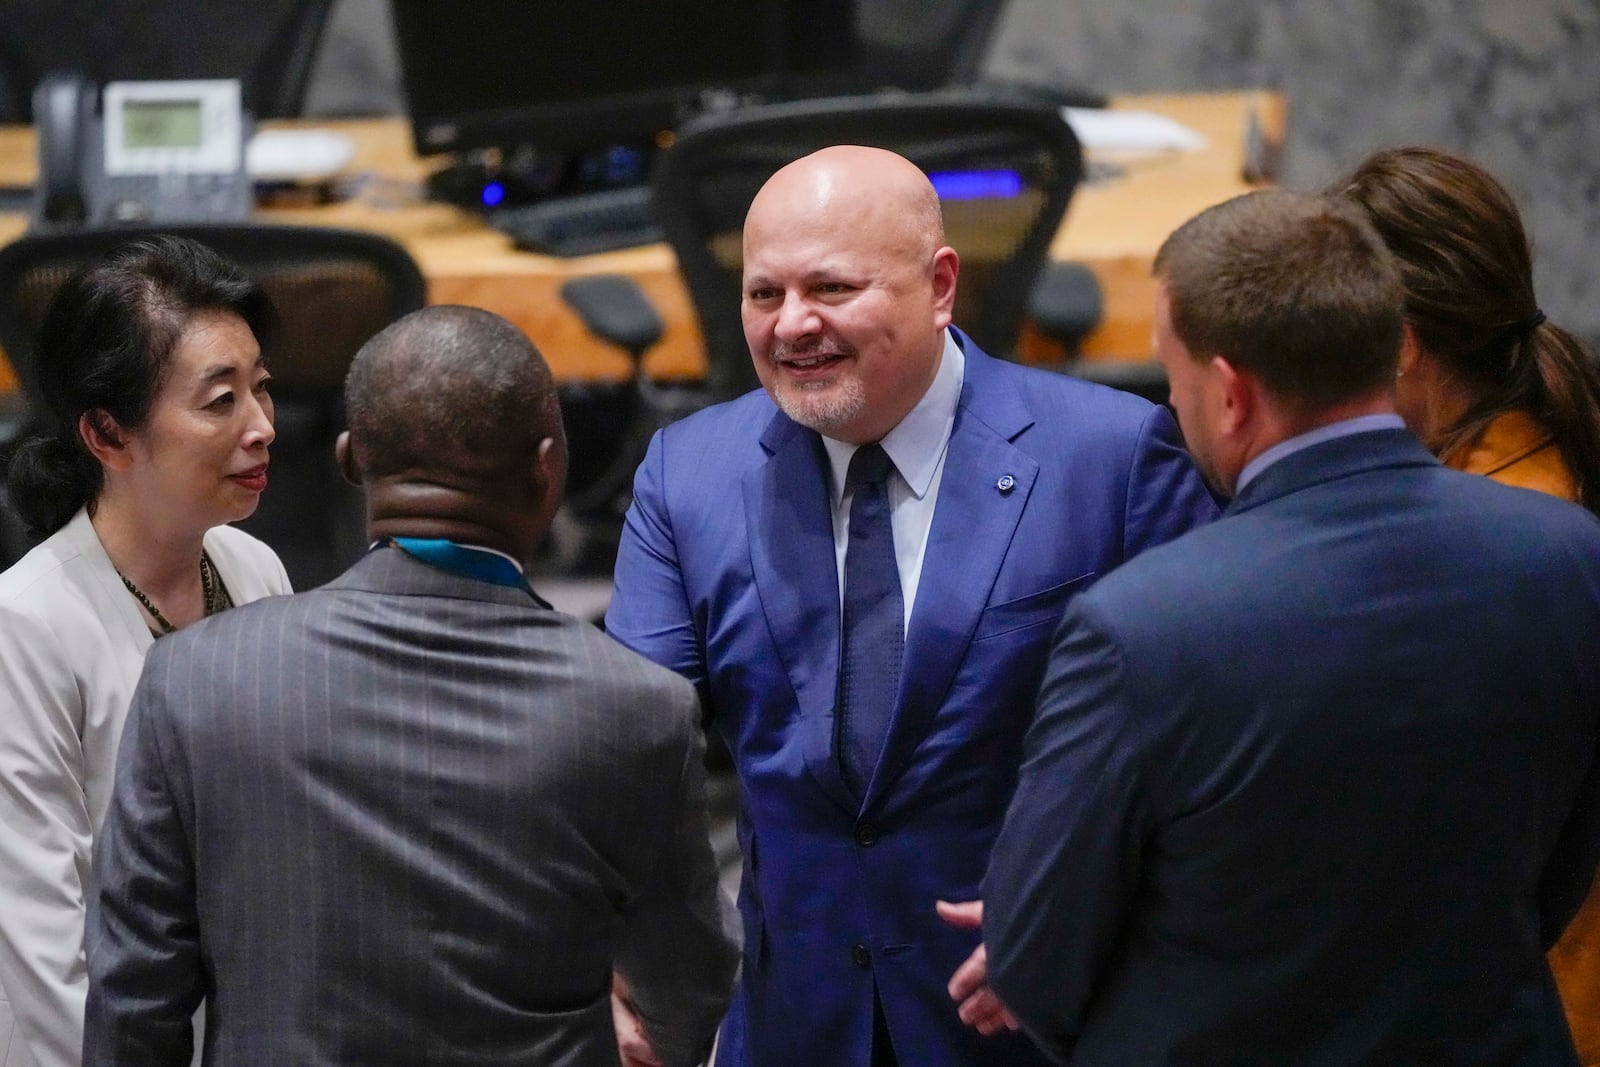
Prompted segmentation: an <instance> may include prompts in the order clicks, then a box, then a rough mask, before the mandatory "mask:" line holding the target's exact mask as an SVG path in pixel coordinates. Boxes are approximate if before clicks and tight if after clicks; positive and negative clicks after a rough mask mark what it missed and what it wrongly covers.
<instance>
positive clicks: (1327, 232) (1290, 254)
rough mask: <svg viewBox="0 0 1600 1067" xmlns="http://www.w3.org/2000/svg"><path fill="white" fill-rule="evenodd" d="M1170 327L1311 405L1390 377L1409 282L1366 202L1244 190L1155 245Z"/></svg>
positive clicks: (1193, 346)
mask: <svg viewBox="0 0 1600 1067" xmlns="http://www.w3.org/2000/svg"><path fill="white" fill-rule="evenodd" d="M1155 274H1156V277H1157V278H1158V279H1160V280H1161V282H1162V283H1164V284H1165V286H1166V290H1167V294H1168V297H1169V299H1170V301H1171V313H1172V328H1173V332H1174V333H1176V334H1177V337H1178V339H1179V340H1180V341H1182V342H1183V343H1184V345H1185V346H1186V347H1187V348H1188V349H1189V351H1190V353H1191V354H1192V355H1193V356H1194V357H1195V358H1196V359H1200V360H1206V359H1210V358H1212V357H1215V356H1221V357H1222V358H1224V359H1226V360H1227V361H1228V362H1229V363H1231V364H1233V365H1234V366H1235V367H1237V368H1239V369H1241V370H1247V371H1249V372H1251V373H1252V374H1255V375H1256V376H1257V377H1259V378H1260V379H1261V381H1262V383H1263V384H1264V385H1265V386H1266V387H1267V389H1268V390H1269V391H1270V392H1272V393H1273V394H1274V395H1275V396H1277V397H1279V398H1281V399H1282V400H1284V401H1285V402H1287V403H1290V404H1293V405H1295V406H1298V407H1305V408H1311V409H1317V408H1322V407H1327V406H1330V405H1333V404H1336V403H1339V402H1340V401H1344V400H1349V399H1351V398H1354V397H1358V396H1364V395H1366V394H1368V393H1371V392H1372V391H1373V390H1374V389H1377V388H1379V387H1381V386H1382V385H1384V384H1385V383H1387V382H1390V381H1392V380H1393V378H1394V373H1395V367H1396V362H1397V359H1398V356H1399V351H1400V336H1401V322H1402V309H1403V307H1404V299H1405V296H1404V290H1403V288H1402V286H1401V282H1400V272H1399V270H1398V268H1397V267H1396V265H1395V262H1394V259H1393V257H1392V256H1391V255H1390V254H1389V251H1388V249H1387V248H1386V247H1385V246H1384V243H1383V240H1382V238H1380V237H1379V236H1378V234H1377V232H1376V231H1375V230H1374V229H1373V228H1372V225H1371V223H1369V222H1368V221H1367V219H1366V218H1365V217H1363V215H1362V214H1361V212H1360V211H1359V210H1358V209H1356V208H1355V207H1353V206H1352V205H1349V204H1343V203H1338V202H1336V201H1334V200H1332V199H1330V198H1327V197H1321V196H1315V195H1311V194H1307V193H1294V192H1288V191H1285V190H1276V189H1274V190H1263V191H1260V192H1254V193H1246V194H1245V195H1243V196H1239V197H1235V198H1234V199H1232V200H1228V201H1226V202H1224V203H1221V204H1218V205H1217V206H1215V207H1212V208H1208V209H1206V210H1205V211H1202V212H1201V213H1200V214H1198V215H1196V216H1195V217H1194V218H1192V219H1190V220H1189V221H1188V222H1186V223H1184V224H1183V225H1182V226H1180V227H1179V228H1178V229H1177V230H1176V231H1175V232H1174V233H1173V234H1172V236H1170V237H1168V238H1167V240H1166V242H1165V243H1164V244H1162V246H1161V250H1160V251H1159V252H1158V253H1157V254H1156V260H1155Z"/></svg>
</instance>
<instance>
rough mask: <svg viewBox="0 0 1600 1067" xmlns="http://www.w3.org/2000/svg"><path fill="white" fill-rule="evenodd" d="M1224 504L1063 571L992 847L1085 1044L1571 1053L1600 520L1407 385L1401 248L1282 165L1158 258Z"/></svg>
mask: <svg viewBox="0 0 1600 1067" xmlns="http://www.w3.org/2000/svg"><path fill="white" fill-rule="evenodd" d="M1156 274H1157V277H1158V279H1159V281H1160V290H1159V292H1160V296H1159V306H1158V309H1157V317H1156V351H1157V354H1158V357H1159V358H1160V360H1161V362H1162V363H1163V364H1164V365H1165V367H1166V369H1167V373H1168V376H1169V378H1170V380H1171V383H1172V399H1173V403H1174V405H1175V407H1176V409H1177V412H1178V419H1179V422H1180V424H1181V425H1182V427H1183V430H1184V433H1185V435H1186V438H1187V440H1188V442H1189V445H1190V447H1191V448H1192V449H1193V451H1194V454H1195V459H1196V462H1197V463H1199V464H1200V466H1201V468H1202V470H1204V471H1205V472H1206V473H1207V476H1208V477H1209V478H1211V479H1212V481H1213V483H1214V484H1215V485H1217V486H1218V487H1220V488H1221V489H1223V490H1224V491H1226V492H1227V493H1228V494H1230V495H1232V496H1233V498H1234V499H1233V502H1232V504H1231V505H1230V506H1229V508H1228V510H1227V512H1226V513H1225V515H1224V516H1223V518H1222V519H1221V520H1219V521H1218V522H1217V523H1215V524H1213V525H1211V526H1209V527H1207V528H1206V529H1204V530H1199V531H1196V532H1195V533H1193V534H1190V535H1189V536H1187V537H1184V538H1181V539H1179V540H1178V541H1176V542H1175V543H1173V544H1170V545H1166V546H1163V547H1162V548H1160V549H1158V550H1156V551H1153V552H1150V553H1147V554H1145V555H1143V556H1141V557H1140V558H1139V559H1137V560H1135V561H1134V562H1132V563H1130V564H1129V565H1128V566H1126V567H1124V568H1122V569H1121V570H1119V571H1118V572H1117V573H1116V574H1114V575H1112V576H1110V577H1109V578H1108V579H1106V580H1105V581H1104V582H1101V583H1099V584H1097V585H1096V586H1095V588H1094V589H1093V590H1091V591H1090V592H1089V593H1087V594H1086V595H1084V596H1082V597H1079V598H1077V599H1076V600H1074V602H1073V604H1072V607H1071V608H1070V609H1069V610H1068V612H1067V617H1066V619H1065V620H1064V621H1063V623H1062V627H1061V629H1060V631H1059V632H1058V633H1057V635H1056V638H1055V648H1054V649H1053V651H1052V652H1051V656H1050V661H1049V666H1048V669H1047V670H1046V674H1045V681H1044V685H1043V687H1042V689H1041V692H1040V698H1039V712H1038V718H1037V720H1036V722H1035V723H1034V726H1033V728H1032V729H1031V730H1030V732H1029V734H1028V739H1027V746H1026V761H1025V762H1024V764H1023V767H1022V775H1021V782H1020V783H1019V785H1018V788H1017V791H1016V796H1015V799H1014V800H1013V802H1012V807H1011V811H1010V813H1009V814H1008V815H1007V817H1006V823H1005V828H1004V830H1003V831H1002V832H1001V834H1000V839H999V841H998V842H997V843H996V845H995V848H994V854H993V857H992V859H991V864H990V868H989V873H988V875H987V877H986V878H985V880H984V900H985V904H986V905H987V913H986V915H985V917H984V939H985V942H986V944H987V946H988V949H989V967H990V979H991V981H992V982H993V984H994V987H995V989H996V990H997V991H998V992H999V994H1000V996H1001V997H1002V998H1003V999H1004V1000H1005V1003H1006V1004H1007V1006H1008V1007H1009V1008H1011V1009H1012V1010H1013V1011H1014V1012H1015V1013H1016V1015H1017V1016H1018V1017H1019V1018H1020V1019H1021V1020H1022V1022H1023V1025H1024V1028H1025V1029H1026V1030H1027V1031H1028V1032H1029V1033H1030V1034H1031V1035H1032V1036H1033V1037H1034V1038H1035V1039H1036V1040H1038V1041H1039V1043H1040V1044H1041V1045H1042V1046H1043V1047H1044V1048H1046V1049H1047V1050H1048V1051H1049V1052H1051V1053H1052V1055H1053V1056H1054V1057H1055V1058H1057V1059H1058V1060H1060V1061H1062V1062H1067V1061H1069V1060H1070V1062H1071V1063H1073V1064H1074V1065H1080V1067H1090V1065H1099V1064H1105V1065H1115V1067H1139V1065H1144V1064H1221V1063H1227V1064H1299V1065H1313V1064H1391V1063H1392V1064H1402V1063H1404V1064H1421V1063H1428V1064H1446V1063H1448V1064H1528V1065H1533V1064H1559V1063H1575V1062H1576V1058H1575V1055H1574V1052H1573V1048H1572V1043H1571V1039H1570V1037H1569V1036H1568V1034H1567V1030H1566V1023H1565V1021H1564V1019H1563V1017H1562V1012H1561V1005H1560V1003H1559V1001H1558V1000H1557V997H1556V991H1555V987H1554V985H1553V984H1552V982H1551V978H1550V972H1549V970H1548V969H1547V968H1546V966H1545V962H1544V954H1543V950H1544V949H1545V948H1546V947H1548V946H1549V945H1550V944H1551V943H1552V942H1553V941H1554V940H1555V939H1556V937H1557V935H1558V934H1559V933H1560V932H1561V930H1562V927H1563V926H1564V925H1565V924H1566V922H1567V921H1568V920H1569V919H1570V918H1571V917H1572V915H1573V913H1574V911H1575V910H1576V908H1577V906H1578V904H1579V903H1580V902H1581V901H1582V899H1583V896H1584V893H1585V891H1586V890H1587V889H1588V887H1589V884H1590V880H1591V876H1592V874H1593V871H1594V869H1595V861H1596V855H1597V853H1600V761H1597V758H1596V746H1597V729H1600V523H1597V522H1596V521H1595V519H1594V517H1593V516H1591V515H1589V514H1588V513H1586V512H1584V511H1583V510H1581V509H1580V508H1578V507H1576V506H1573V505H1570V504H1567V503H1564V502H1562V501H1559V500H1557V499H1555V498H1552V497H1548V496H1544V495H1542V494H1537V493H1533V492H1528V491H1525V490H1521V489H1512V488H1507V487H1505V486H1501V485H1497V484H1495V483H1494V482H1491V481H1490V480H1489V479H1487V478H1481V477H1477V476H1473V475H1466V474H1461V473H1458V472H1455V471H1451V470H1447V469H1445V468H1444V467H1442V466H1441V465H1440V464H1439V463H1438V462H1437V461H1436V460H1435V459H1434V458H1433V456H1432V455H1431V454H1429V453H1428V451H1427V450H1426V449H1424V448H1423V447H1422V445H1421V444H1420V443H1419V442H1418V441H1417V440H1416V439H1415V438H1413V437H1412V436H1411V435H1410V434H1409V433H1407V432H1406V431H1405V430H1404V429H1403V428H1402V424H1401V422H1400V420H1399V419H1398V418H1397V417H1396V416H1395V414H1394V405H1393V396H1392V393H1393V385H1394V378H1395V374H1396V357H1397V354H1398V350H1399V345H1400V338H1401V329H1402V327H1401V286H1400V280H1399V275H1398V271H1397V267H1396V266H1395V264H1394V261H1393V260H1392V259H1391V258H1390V256H1389V255H1388V253H1387V251H1386V250H1385V249H1384V248H1383V245H1382V242H1381V241H1380V239H1379V238H1378V236H1377V235H1376V234H1375V233H1374V232H1373V231H1372V229H1371V228H1370V226H1369V225H1368V224H1367V223H1366V222H1365V221H1364V220H1363V219H1362V218H1361V217H1360V216H1359V215H1358V214H1357V213H1355V212H1352V211H1350V210H1348V208H1347V207H1345V206H1343V205H1339V204H1336V203H1332V202H1329V201H1325V200H1323V199H1320V198H1316V197H1310V196H1305V195H1301V194H1294V193H1287V192H1261V193H1252V194H1249V195H1248V196H1245V197H1242V198H1239V199H1236V200H1233V201H1229V202H1228V203H1226V204H1223V205H1220V206H1218V207H1215V208H1212V209H1210V210H1208V211H1206V212H1204V213H1202V214H1201V215H1199V216H1197V217H1196V218H1195V219H1193V220H1191V221H1190V222H1188V223H1187V224H1185V225H1184V226H1183V227H1182V228H1180V229H1179V230H1178V231H1177V232H1176V233H1175V234H1174V235H1173V236H1172V237H1171V238H1169V239H1168V241H1167V243H1166V245H1165V246H1164V247H1163V248H1162V250H1161V252H1160V254H1159V255H1158V257H1157V259H1156Z"/></svg>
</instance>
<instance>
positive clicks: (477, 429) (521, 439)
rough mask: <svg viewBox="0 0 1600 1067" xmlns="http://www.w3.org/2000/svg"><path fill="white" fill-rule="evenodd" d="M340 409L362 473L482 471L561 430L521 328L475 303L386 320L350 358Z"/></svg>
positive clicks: (472, 475)
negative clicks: (474, 306) (386, 325)
mask: <svg viewBox="0 0 1600 1067" xmlns="http://www.w3.org/2000/svg"><path fill="white" fill-rule="evenodd" d="M345 408H346V415H347V417H348V419H349V423H350V437H351V441H352V446H353V449H354V451H355V455H356V460H357V463H358V465H359V466H360V468H361V471H362V474H363V475H364V476H365V477H366V478H368V479H372V478H379V477H383V476H385V475H390V474H397V473H401V472H405V471H417V472H435V473H440V474H448V475H450V476H453V477H457V478H465V479H477V478H485V477H492V476H493V475H494V474H495V473H496V472H498V471H499V470H501V469H503V467H504V465H505V464H507V463H519V464H520V463H521V462H522V461H523V458H524V457H525V456H526V455H527V453H528V452H529V451H530V450H532V449H533V448H535V447H537V445H538V443H539V442H540V441H541V440H543V439H544V438H546V437H559V436H560V435H561V433H562V428H561V415H560V409H559V407H558V406H557V404H556V398H555V382H554V380H553V379H552V377H551V374H550V368H549V367H548V366H547V365H546V364H545V361H544V358H543V357H542V356H540V354H539V351H538V349H536V348H534V346H533V342H531V341H529V340H528V338H527V336H526V335H524V334H523V332H522V331H521V330H519V329H517V328H516V327H515V326H513V325H512V324H511V323H509V322H507V321H506V320H505V319H503V318H501V317H500V316H499V315H496V314H494V313H493V312H489V311H484V310H482V309H480V308H469V307H456V306H436V307H427V308H423V309H422V310H420V311H414V312H412V313H411V314H409V315H407V316H405V317H404V318H402V319H400V320H399V321H397V322H394V323H392V324H391V325H389V326H388V327H386V328H385V329H384V330H382V331H381V332H380V333H378V335H377V336H375V337H373V338H372V340H370V341H368V342H367V343H366V344H365V345H363V346H362V348H361V351H360V352H358V353H357V354H356V358H355V360H354V361H353V362H352V363H351V365H350V373H349V376H348V377H347V378H346V379H345Z"/></svg>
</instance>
